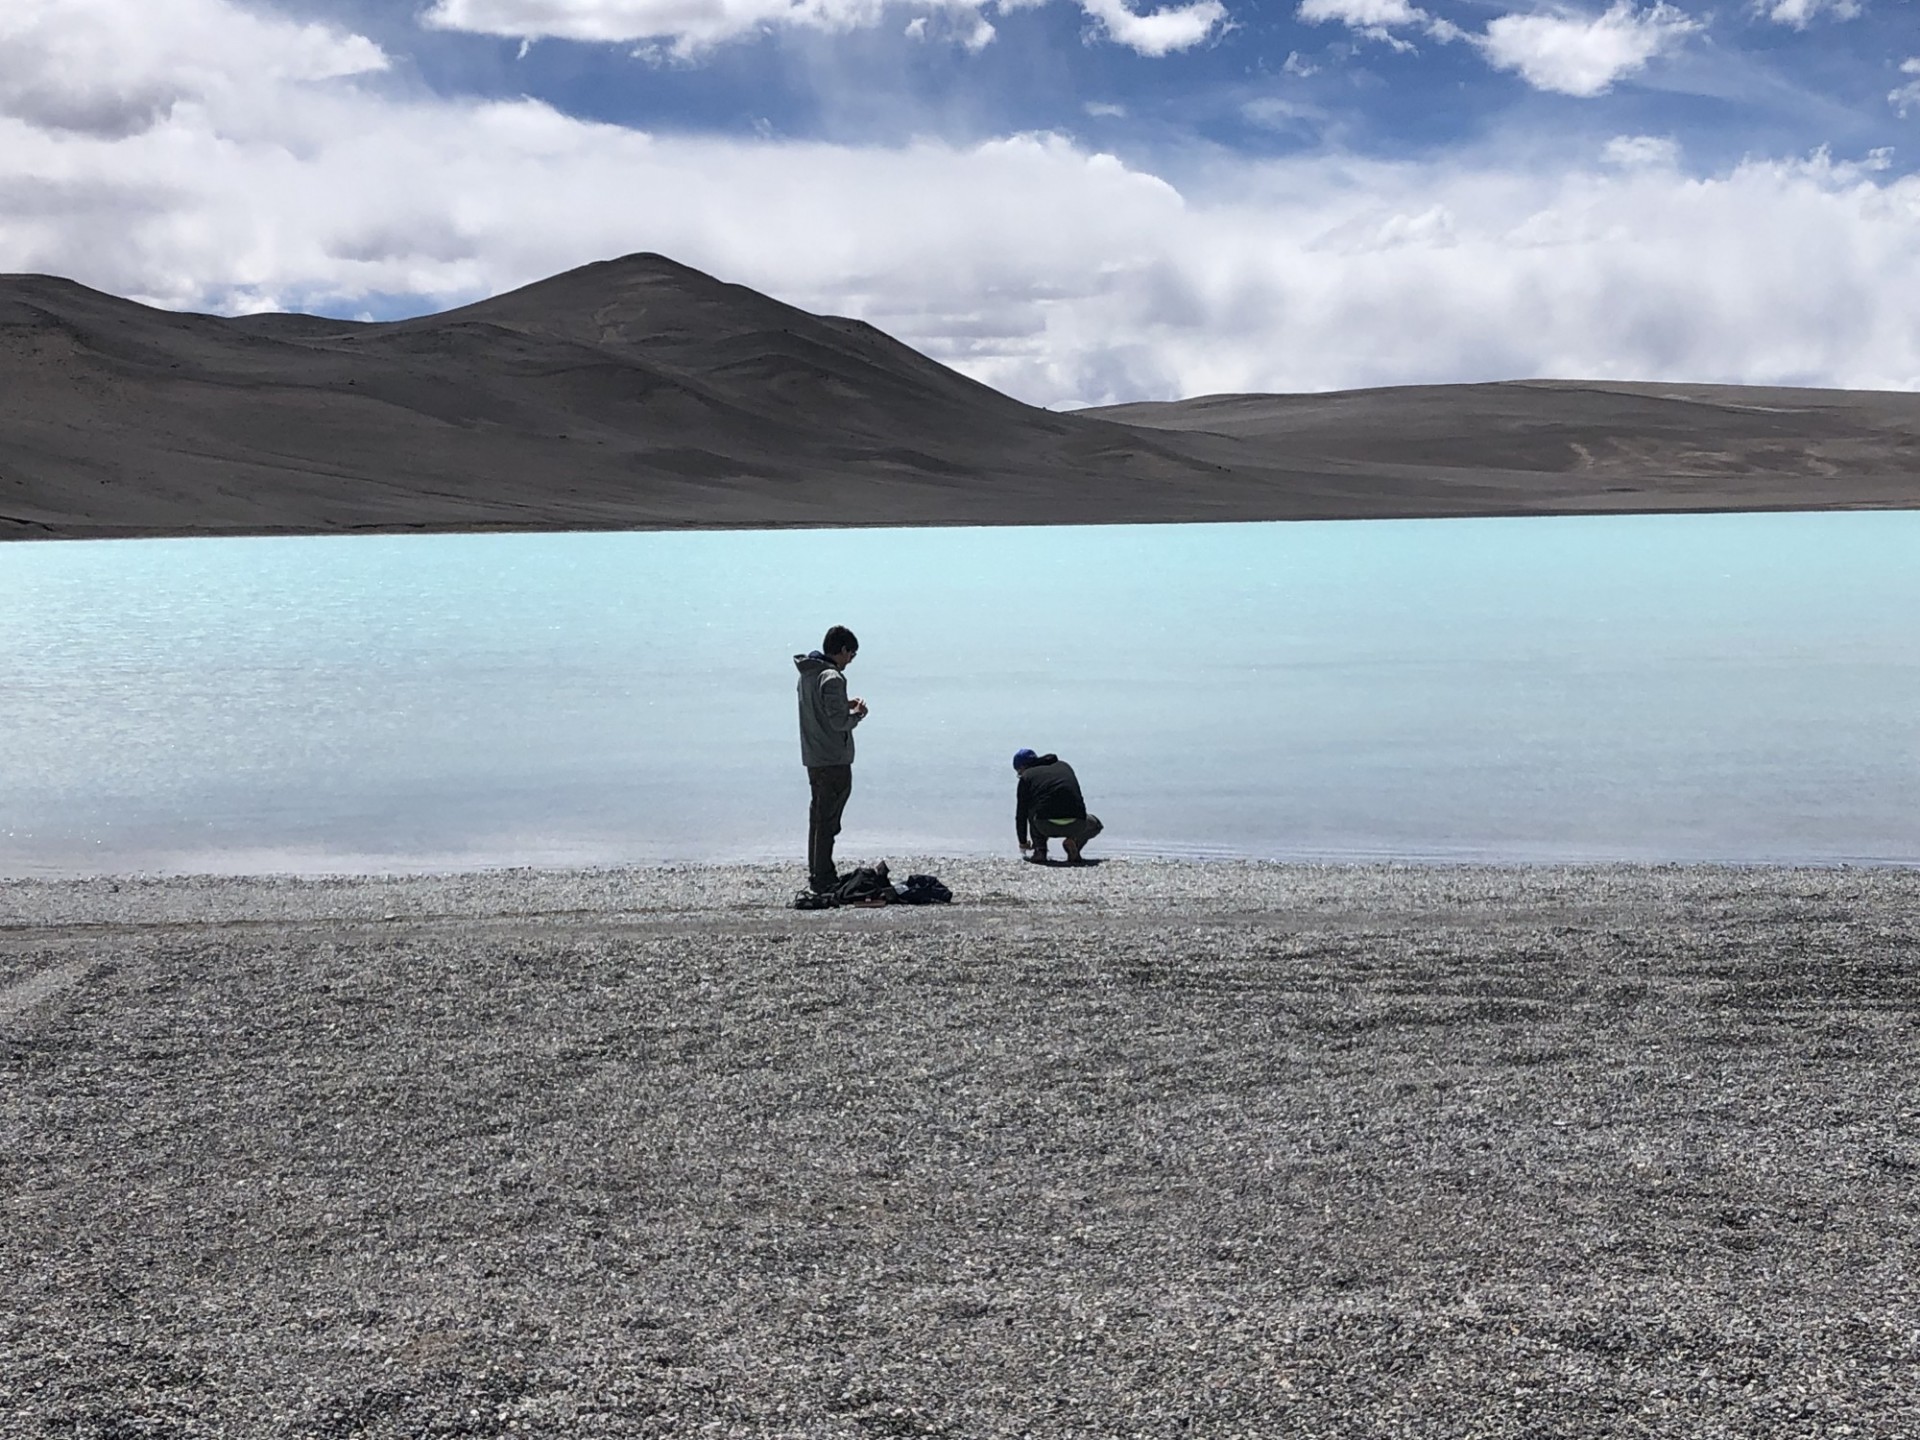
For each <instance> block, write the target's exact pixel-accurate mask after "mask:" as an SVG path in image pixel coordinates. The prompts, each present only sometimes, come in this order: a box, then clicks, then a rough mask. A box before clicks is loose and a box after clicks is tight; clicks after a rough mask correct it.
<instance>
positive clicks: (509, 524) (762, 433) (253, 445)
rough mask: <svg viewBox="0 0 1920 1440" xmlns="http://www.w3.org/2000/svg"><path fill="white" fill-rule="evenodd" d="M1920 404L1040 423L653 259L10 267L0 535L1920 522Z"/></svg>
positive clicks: (1271, 405)
mask: <svg viewBox="0 0 1920 1440" xmlns="http://www.w3.org/2000/svg"><path fill="white" fill-rule="evenodd" d="M1916 462H1920V397H1915V396H1912V395H1906V394H1897V395H1895V394H1847V393H1842V392H1827V391H1805V390H1745V389H1739V388H1734V387H1711V386H1673V385H1620V384H1578V383H1572V382H1522V383H1516V384H1503V385H1463V386H1429V387H1413V388H1406V389H1395V390H1374V391H1353V392H1345V393H1342V394H1334V395H1302V396H1213V397H1205V398H1202V399H1198V400H1190V401H1182V402H1178V403H1173V404H1151V405H1124V406H1112V407H1106V408H1104V409H1099V410H1088V411H1079V412H1075V413H1071V414H1060V413H1055V412H1051V411H1047V410H1041V409H1036V408H1034V407H1032V406H1029V405H1025V404H1022V403H1020V402H1019V401H1016V400H1013V399H1011V398H1009V397H1008V396H1005V395H1002V394H1000V393H999V392H997V391H995V390H993V389H991V388H989V387H987V386H985V385H981V384H979V383H978V382H976V381H973V380H970V379H967V378H966V377H964V376H962V375H959V374H957V373H956V372H954V371H952V370H949V369H947V368H946V367H944V366H942V365H939V364H937V363H935V362H934V361H932V360H930V359H928V358H927V357H925V356H924V355H921V354H920V353H918V352H917V351H915V350H913V349H911V348H909V347H908V346H905V345H902V344H901V343H900V342H898V341H896V340H894V339H892V338H891V337H890V336H887V335H885V334H884V333H882V332H881V331H879V330H876V329H874V328H873V327H872V326H870V325H867V324H864V323H862V322H860V321H856V320H847V319H841V318H836V317H827V316H817V315H812V314H809V313H807V312H806V311H803V310H799V309H796V308H794V307H793V306H790V305H786V304H783V303H782V302H780V301H778V300H774V299H771V298H769V297H768V296H765V295H762V294H760V293H758V292H756V291H754V290H750V289H748V288H746V287H745V286H740V285H732V284H728V283H725V282H723V281H720V280H717V279H715V278H714V277H712V276H710V275H706V274H703V273H702V272H700V271H698V270H694V269H692V268H690V267H688V266H685V265H681V264H679V263H677V262H675V261H673V260H670V259H668V258H666V257H664V256H660V255H651V254H643V255H631V256H627V257H625V258H623V259H619V260H609V261H602V262H598V263H595V264H592V265H587V266H583V267H582V268H580V269H577V270H571V271H568V272H566V273H565V274H562V275H557V276H554V277H552V278H550V279H547V280H542V281H539V282H537V283H535V284H532V285H528V286H526V287H524V288H522V289H519V290H514V291H510V292H508V293H505V294H502V295H498V296H495V297H493V298H491V299H488V300H483V301H480V302H478V303H477V304H473V305H467V306H462V307H461V308H459V309H456V310H450V311H447V312H445V313H443V314H438V315H430V316H423V317H419V318H417V319H410V320H401V321H395V322H389V323H379V324H369V323H356V322H352V321H341V320H331V319H326V318H323V317H315V316H304V315H254V316H245V317H239V318H233V319H225V318H219V317H213V316H206V315H186V314H175V313H172V312H168V311H160V310H154V309H150V308H148V307H145V306H142V305H137V304H134V303H133V302H131V301H127V300H121V299H116V298H114V297H112V296H109V295H105V294H102V293H100V292H98V291H94V290H89V289H87V288H86V287H84V286H81V285H78V284H76V283H74V282H73V281H70V280H62V279H58V278H54V277H49V276H4V277H0V537H33V536H117V535H168V534H250V533H253V534H263V533H324V532H334V531H369V530H555V529H605V528H674V527H723V526H725V527H737V526H792V525H939V524H1018V523H1053V524H1067V523H1097V522H1116V521H1184V520H1265V519H1295V518H1323V519H1324V518H1343V517H1361V516H1423V515H1473V514H1535V513H1584V512H1607V511H1622V510H1633V511H1642V510H1646V511H1652V510H1728V509H1784V508H1838V507H1891V506H1900V507H1907V506H1915V505H1920V479H1917V478H1916V476H1917V474H1920V464H1917V463H1916Z"/></svg>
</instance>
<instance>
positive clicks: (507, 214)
mask: <svg viewBox="0 0 1920 1440" xmlns="http://www.w3.org/2000/svg"><path fill="white" fill-rule="evenodd" d="M126 7H127V9H126V13H127V14H128V15H129V16H135V17H137V16H139V15H141V14H144V13H150V12H152V11H155V10H163V11H177V12H178V13H180V14H183V15H185V14H189V13H202V14H207V13H212V11H213V10H214V9H216V8H217V6H216V5H215V4H214V0H126ZM62 8H63V9H65V8H67V7H66V5H65V0H63V5H62ZM73 8H74V9H76V10H80V9H90V8H91V7H84V6H82V7H73ZM230 13H231V15H232V17H233V23H234V24H235V25H236V26H240V25H245V24H251V23H252V21H251V20H249V19H247V18H246V17H245V16H244V15H243V14H242V12H239V11H237V10H236V11H232V12H230ZM235 33H239V32H238V31H236V32H235ZM246 33H248V34H250V35H251V36H252V39H251V40H249V42H248V43H249V44H250V45H257V46H258V47H260V51H259V53H260V54H262V55H263V56H265V55H272V54H281V55H283V56H285V55H286V54H287V50H286V47H287V46H289V45H294V44H295V42H294V41H293V40H291V39H290V38H289V37H290V36H293V35H297V34H299V33H302V32H299V31H298V30H297V28H295V27H286V26H282V27H281V28H278V29H275V28H273V27H272V26H269V27H268V28H267V29H266V30H264V31H260V32H251V31H249V32H246ZM348 38H350V37H348ZM330 43H332V44H334V45H344V44H346V40H345V39H343V38H342V37H340V36H338V35H334V36H332V39H331V41H330ZM276 47H277V48H276ZM215 48H218V47H215ZM206 53H208V52H206V51H203V52H202V53H201V58H200V59H196V60H194V61H193V62H192V63H193V64H200V63H202V60H204V55H205V54H206ZM223 53H224V52H223ZM295 53H300V52H298V49H297V45H296V46H295ZM341 53H342V54H343V55H346V56H349V57H350V56H351V55H352V54H353V53H355V52H354V51H353V50H352V49H351V48H349V49H348V50H346V51H342V52H341ZM230 59H231V60H232V61H233V63H232V64H229V65H227V67H226V68H225V69H222V68H220V67H215V69H214V70H213V71H212V72H207V73H210V74H211V75H212V76H213V79H212V80H209V81H207V82H206V83H204V84H202V85H201V92H202V93H201V98H199V99H196V100H192V101H186V102H182V103H179V104H175V105H173V106H171V107H170V108H168V109H167V110H166V111H164V112H163V113H160V114H158V115H157V116H156V117H155V118H154V119H153V120H152V122H151V123H150V124H147V125H146V126H145V128H143V129H132V130H128V129H124V128H122V129H115V128H113V127H107V128H98V127H96V128H75V127H73V126H71V125H68V124H66V123H64V122H63V121H61V120H59V119H58V118H57V116H50V115H48V114H44V113H40V112H39V111H35V112H33V113H31V114H29V115H25V116H22V115H20V114H18V113H15V114H14V115H12V116H11V117H8V118H0V270H49V271H53V272H55V273H63V274H69V275H73V276H74V277H75V278H78V279H80V280H83V281H85V282H87V283H89V284H93V285H98V286H100V287H102V288H104V289H108V290H112V291H115V292H117V293H121V294H129V295H134V296H137V297H140V298H145V299H148V300H152V301H157V302H160V303H165V304H170V305H174V306H180V307H193V308H213V309H228V310H237V309H249V308H259V307H261V306H264V305H287V306H306V305H315V304H320V303H324V304H326V305H327V306H328V307H329V308H332V309H334V310H335V311H336V313H354V312H356V311H359V310H362V309H364V308H365V307H366V306H367V305H368V304H369V303H370V302H371V301H372V299H373V297H377V296H382V295H393V294H401V295H413V296H418V297H420V299H421V301H422V303H423V304H431V305H434V306H441V305H448V304H453V303H458V302H461V301H465V300H470V299H474V298H477V297H478V296H481V295H484V294H488V293H492V292H494V291H497V290H500V289H504V288H507V287H509V286H512V285H516V284H521V283H524V282H526V281H529V280H533V279H536V278H539V277H540V276H543V275H547V274H551V273H553V272H555V271H558V270H561V269H565V268H567V267H569V266H572V265H577V264H580V263H583V262H585V261H588V260H593V259H601V258H605V257H607V256H612V255H618V254H622V253H626V252H629V251H634V250H647V249H651V250H660V251H664V252H666V253H667V254H670V255H674V256H677V257H679V258H680V259H682V260H685V261H687V262H688V263H690V264H694V265H697V266H699V267H701V268H703V269H706V270H709V271H712V272H714V273H716V274H719V275H722V276H724V277H726V278H728V279H733V280H739V281H741V282H744V283H746V284H749V285H752V286H755V287H756V288H759V289H762V290H766V291H768V292H770V293H773V294H775V295H778V296H781V297H782V298H785V299H788V300H791V301H794V302H795V303H797V304H801V305H804V306H806V307H807V308H809V309H815V310H823V311H829V312H837V313H843V314H855V315H859V316H861V317H863V318H866V319H868V320H871V321H873V322H874V323H875V324H878V325H880V326H882V327H883V328H885V329H887V330H889V331H891V332H892V333H894V334H896V335H899V336H900V337H901V338H902V339H904V340H906V341H907V342H908V343H910V344H913V345H915V346H917V347H919V348H920V349H922V350H924V351H926V352H927V353H928V354H931V355H933V356H935V357H936V358H938V359H941V360H943V361H946V362H947V363H950V364H954V365H956V366H958V367H959V368H962V369H964V370H966V371H967V372H968V373H970V374H973V375H975V376H977V377H979V378H980V379H983V380H986V381H987V382H989V383H991V384H996V385H999V386H1001V387H1002V388H1005V389H1008V390H1010V391H1012V392H1013V393H1016V394H1019V395H1021V396H1023V397H1025V398H1027V399H1031V400H1035V401H1039V402H1043V403H1065V402H1078V401H1099V400H1108V399H1133V398H1141V397H1146V396H1157V397H1165V396H1172V395H1179V394H1194V393H1200V392H1205V391H1220V390H1304V389H1326V388H1334V387H1344V386H1357V385H1369V384H1389V383H1397V382H1413V381H1448V380H1472V379H1490V378H1501V377H1513V376H1525V375H1560V376H1570V377H1591V378H1640V379H1691V380H1725V381H1751V382H1799V383H1813V384H1841V385H1850V386H1858V387H1902V386H1920V332H1916V331H1915V330H1914V328H1913V327H1912V326H1911V325H1910V324H1909V323H1907V317H1906V314H1905V312H1904V311H1903V310H1902V309H1901V307H1899V306H1897V305H1892V304H1888V303H1887V297H1889V296H1898V295H1905V294H1912V293H1915V292H1916V291H1920V178H1916V177H1911V176H1909V177H1904V178H1902V177H1896V176H1894V175H1892V174H1891V173H1890V172H1889V171H1888V170H1887V169H1885V168H1882V166H1883V162H1882V161H1876V160H1872V159H1870V160H1869V161H1868V162H1866V163H1859V164H1851V165H1849V164H1844V163H1841V162H1837V161H1834V160H1832V159H1831V158H1829V157H1827V156H1825V155H1815V156H1813V157H1811V158H1806V159H1798V160H1764V159H1757V160H1753V161H1750V162H1748V163H1745V164H1742V165H1740V166H1738V167H1737V168H1734V169H1732V170H1729V171H1726V172H1724V173H1719V174H1714V175H1687V174H1684V173H1681V172H1680V171H1679V170H1678V169H1677V167H1676V166H1673V165H1668V164H1664V163H1646V164H1626V165H1623V164H1621V163H1620V161H1621V160H1622V159H1632V158H1633V157H1635V156H1642V155H1644V156H1647V157H1648V158H1650V159H1651V158H1654V157H1653V151H1652V149H1650V148H1649V147H1647V146H1645V145H1641V144H1638V143H1636V142H1638V141H1641V140H1644V139H1645V138H1646V137H1627V143H1626V144H1625V146H1624V148H1622V149H1621V150H1619V151H1618V152H1616V154H1615V155H1614V157H1613V159H1612V161H1611V162H1610V163H1606V164H1601V163H1591V162H1590V163H1585V164H1581V163H1571V164H1569V163H1568V162H1567V160H1566V157H1564V156H1559V157H1554V159H1555V163H1553V164H1550V165H1549V164H1548V163H1547V162H1546V161H1543V162H1542V163H1541V168H1539V169H1530V170H1524V171H1512V170H1507V169H1503V168H1499V167H1498V166H1496V165H1494V164H1492V163H1488V164H1481V165H1474V164H1465V163H1453V164H1432V163H1423V164H1414V163H1404V164H1386V163H1366V162H1361V161H1356V160H1353V159H1351V158H1345V157H1328V156H1326V155H1324V154H1303V155H1301V156H1298V157H1293V158H1288V159H1284V160H1271V161H1260V162H1246V161H1235V162H1223V163H1222V164H1221V166H1220V167H1219V168H1218V169H1217V170H1214V171H1209V178H1208V180H1207V182H1206V185H1205V187H1204V188H1201V187H1199V186H1195V185H1189V186H1187V187H1186V188H1185V189H1184V190H1183V189H1182V188H1180V187H1177V186H1176V185H1174V184H1171V183H1168V181H1166V180H1164V179H1162V178H1159V177H1156V176H1155V175H1153V174H1150V173H1146V172H1144V171H1143V170H1141V169H1139V168H1137V167H1131V166H1129V165H1127V164H1124V163H1122V162H1121V161H1120V160H1118V159H1116V158H1114V157H1112V156H1110V155H1104V154H1100V153H1098V152H1094V151H1090V150H1088V149H1086V148H1084V147H1083V146H1080V145H1077V144H1075V143H1074V142H1072V141H1070V140H1067V139H1065V138H1062V137H1058V136H1049V135H1022V136H1010V137H1006V138H1003V139H1000V140H996V141H994V142H992V143H989V144H983V145H970V146H949V145H942V144H936V143H923V144H914V145H905V146H896V147H871V148H856V147H846V146H835V145H827V144H819V143H796V142H791V141H781V140H764V141H741V142H735V141H730V140H716V139H698V138H689V137H684V136H664V135H663V136H648V135H643V134H639V133H636V132H634V131H630V130H625V129H621V128H618V127H615V126H609V125H600V124H589V123H586V122H583V121H580V120H576V119H572V118H569V117H567V116H564V115H561V114H558V113H556V112H555V111H553V110H552V109H549V108H547V107H545V106H543V105H540V104H537V103H533V102H529V101H517V102H512V103H489V104H471V103H468V104H455V103H449V102H445V101H439V100H428V99H418V100H413V101H402V100H398V99H395V98H393V97H392V96H390V95H384V94H381V93H378V92H377V91H370V90H367V89H364V88H362V87H359V86H357V85H356V84H355V83H354V82H353V81H352V80H351V79H350V78H347V79H335V80H332V81H327V80H324V79H323V80H313V79H309V78H300V79H295V78H292V77H294V76H302V77H305V76H309V75H311V74H312V73H313V70H314V68H315V67H314V66H312V65H305V66H302V65H293V64H288V65H287V66H285V67H284V69H285V73H286V75H287V77H288V78H286V79H283V80H282V81H280V82H279V83H278V84H277V86H275V87H272V88H271V89H270V90H269V89H260V88H248V87H247V86H246V85H244V84H242V83H241V80H242V79H243V78H244V72H245V71H246V69H247V67H246V66H245V65H244V64H242V63H239V62H240V61H242V60H244V56H243V55H241V53H240V51H239V49H235V50H234V52H233V55H232V56H231V57H230ZM180 66H181V67H183V68H190V67H189V62H188V61H187V60H185V59H183V60H181V62H180ZM318 68H319V69H320V70H321V71H324V70H326V69H327V68H329V67H328V66H327V65H324V64H323V65H320V66H319V67H318ZM332 68H334V69H336V70H338V69H340V68H342V67H339V66H334V67H332ZM229 70H232V71H234V72H235V73H234V74H232V75H229V74H228V71H229ZM194 73H196V74H198V73H201V72H197V71H196V72H194ZM222 77H225V78H222ZM149 78H151V79H152V80H154V82H155V83H156V84H160V85H161V87H162V88H168V87H172V88H175V89H178V88H181V87H180V85H179V84H178V83H177V82H178V81H179V76H178V75H176V74H174V73H173V72H171V71H168V70H165V69H164V68H163V69H161V70H159V71H155V72H154V73H153V74H152V75H150V77H149ZM55 109H56V110H57V109H58V107H55ZM1656 147H1657V142H1656Z"/></svg>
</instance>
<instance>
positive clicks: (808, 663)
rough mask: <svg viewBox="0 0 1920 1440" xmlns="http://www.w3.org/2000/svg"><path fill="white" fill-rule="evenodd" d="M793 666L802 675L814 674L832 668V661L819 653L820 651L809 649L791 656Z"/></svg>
mask: <svg viewBox="0 0 1920 1440" xmlns="http://www.w3.org/2000/svg"><path fill="white" fill-rule="evenodd" d="M793 668H794V669H796V670H798V671H799V672H800V673H801V674H802V675H814V674H818V673H819V672H820V671H822V670H830V669H832V668H833V662H832V661H831V660H829V659H827V657H826V656H825V655H823V654H821V653H820V651H818V650H809V651H808V652H807V653H806V654H804V655H796V656H794V657H793Z"/></svg>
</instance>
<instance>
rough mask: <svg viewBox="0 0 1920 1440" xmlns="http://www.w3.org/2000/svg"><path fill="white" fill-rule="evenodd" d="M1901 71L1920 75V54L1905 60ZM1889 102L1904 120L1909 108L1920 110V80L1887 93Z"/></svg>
mask: <svg viewBox="0 0 1920 1440" xmlns="http://www.w3.org/2000/svg"><path fill="white" fill-rule="evenodd" d="M1900 73H1901V74H1902V75H1920V56H1915V57H1914V58H1913V59H1911V60H1906V61H1903V62H1902V63H1901V65H1900ZM1887 103H1888V104H1890V105H1892V106H1893V108H1894V109H1895V110H1897V111H1898V112H1899V114H1900V118H1901V119H1902V120H1904V119H1906V118H1907V113H1908V111H1909V110H1920V80H1915V81H1913V82H1912V83H1911V84H1907V85H1902V86H1901V87H1900V88H1899V89H1898V90H1894V91H1890V92H1889V93H1888V95H1887Z"/></svg>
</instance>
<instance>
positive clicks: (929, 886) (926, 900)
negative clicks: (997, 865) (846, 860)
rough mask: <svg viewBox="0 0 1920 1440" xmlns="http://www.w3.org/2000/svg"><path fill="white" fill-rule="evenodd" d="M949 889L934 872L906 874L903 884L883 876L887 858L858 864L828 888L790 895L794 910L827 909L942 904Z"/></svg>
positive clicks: (950, 895)
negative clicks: (876, 862) (871, 863)
mask: <svg viewBox="0 0 1920 1440" xmlns="http://www.w3.org/2000/svg"><path fill="white" fill-rule="evenodd" d="M952 900H953V892H952V891H951V890H949V889H948V888H947V887H946V886H944V885H942V884H941V883H940V881H939V878H938V877H937V876H933V875H909V876H908V877H907V882H906V884H904V885H895V884H893V883H891V882H890V881H889V880H888V879H887V862H886V861H884V860H882V861H881V862H880V863H879V864H877V865H862V866H861V867H860V868H859V869H857V870H849V871H848V872H847V873H846V874H844V875H842V876H841V877H840V883H839V884H838V885H835V886H834V887H833V889H831V890H802V891H801V892H800V893H799V894H798V895H795V896H794V897H793V908H794V909H796V910H831V909H834V908H835V907H836V906H840V905H860V906H875V905H946V904H949V903H951V902H952Z"/></svg>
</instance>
